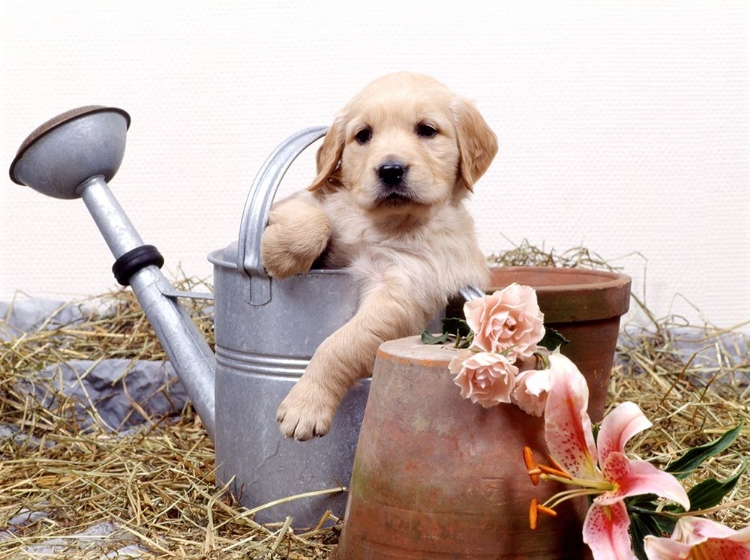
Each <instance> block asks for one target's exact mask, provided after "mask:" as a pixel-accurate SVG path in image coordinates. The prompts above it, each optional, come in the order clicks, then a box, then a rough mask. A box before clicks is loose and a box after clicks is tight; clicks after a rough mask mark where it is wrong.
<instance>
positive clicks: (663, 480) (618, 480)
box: [594, 452, 690, 510]
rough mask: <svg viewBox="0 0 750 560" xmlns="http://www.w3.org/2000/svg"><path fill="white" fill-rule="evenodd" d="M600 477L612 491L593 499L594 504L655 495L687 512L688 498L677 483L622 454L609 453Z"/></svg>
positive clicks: (641, 462) (671, 478)
mask: <svg viewBox="0 0 750 560" xmlns="http://www.w3.org/2000/svg"><path fill="white" fill-rule="evenodd" d="M602 474H603V475H604V478H605V479H606V480H607V481H609V482H612V483H613V484H614V485H615V487H616V489H615V490H613V491H611V492H605V493H604V494H601V495H599V496H597V497H596V498H594V501H595V502H596V503H599V504H602V505H604V504H613V503H615V502H618V501H621V500H622V499H623V498H626V497H628V496H637V495H639V494H656V495H657V496H661V497H662V498H667V499H668V500H672V501H673V502H676V503H678V504H680V505H681V506H682V507H684V508H685V509H686V510H689V509H690V499H689V498H688V495H687V492H685V488H683V486H682V484H680V481H679V480H677V479H676V478H675V477H674V476H672V475H671V474H669V473H667V472H664V471H662V470H659V469H657V468H656V467H655V466H654V465H652V464H651V463H647V462H646V461H638V460H633V459H628V458H627V457H626V456H625V454H623V453H618V452H613V453H610V454H609V457H607V460H606V462H605V463H604V464H603V465H602Z"/></svg>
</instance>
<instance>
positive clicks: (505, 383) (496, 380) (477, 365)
mask: <svg viewBox="0 0 750 560" xmlns="http://www.w3.org/2000/svg"><path fill="white" fill-rule="evenodd" d="M448 367H449V368H450V370H451V373H453V374H454V375H455V376H456V377H455V378H454V379H453V381H454V382H455V383H456V385H458V386H459V387H460V388H461V396H462V397H464V398H466V399H471V402H473V403H478V404H481V405H482V406H483V407H485V408H489V407H491V406H495V405H496V404H500V403H509V402H510V396H511V393H512V391H513V387H514V386H515V382H516V375H517V374H518V368H517V367H516V366H514V365H513V364H512V363H511V362H510V361H509V360H508V358H506V357H505V356H502V355H500V354H490V353H488V352H479V353H474V352H473V351H472V350H462V351H461V352H459V353H458V355H457V356H456V357H455V358H453V360H451V363H450V364H449V366H448Z"/></svg>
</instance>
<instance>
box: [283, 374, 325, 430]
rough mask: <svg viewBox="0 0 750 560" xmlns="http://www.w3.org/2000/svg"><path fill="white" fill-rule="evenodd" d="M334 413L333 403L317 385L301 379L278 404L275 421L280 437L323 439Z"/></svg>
mask: <svg viewBox="0 0 750 560" xmlns="http://www.w3.org/2000/svg"><path fill="white" fill-rule="evenodd" d="M335 412H336V402H335V401H333V400H332V399H331V398H330V397H329V396H327V395H326V394H325V392H324V391H323V390H322V389H321V388H320V386H319V385H317V384H316V383H314V382H310V381H308V380H306V379H305V378H302V379H300V380H299V381H298V382H297V384H296V385H295V386H294V387H292V390H291V391H289V394H288V395H287V396H286V398H285V399H284V400H283V401H281V404H280V405H279V409H278V412H277V413H276V421H277V422H279V423H280V424H281V433H283V434H284V436H286V437H293V438H294V439H296V440H299V441H305V440H308V439H311V438H313V437H320V436H324V435H326V434H327V433H328V430H330V429H331V422H332V421H333V415H334V413H335Z"/></svg>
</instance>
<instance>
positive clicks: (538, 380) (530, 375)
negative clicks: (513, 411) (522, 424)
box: [511, 369, 552, 416]
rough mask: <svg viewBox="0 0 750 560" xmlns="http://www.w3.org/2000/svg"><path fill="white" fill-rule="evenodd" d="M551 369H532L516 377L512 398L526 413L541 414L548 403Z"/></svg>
mask: <svg viewBox="0 0 750 560" xmlns="http://www.w3.org/2000/svg"><path fill="white" fill-rule="evenodd" d="M551 373H552V372H551V370H549V369H538V370H537V369H530V370H527V371H524V372H522V373H521V374H520V375H519V376H518V378H517V379H516V386H515V388H514V389H513V394H512V395H511V400H512V401H513V404H515V405H516V406H517V407H518V408H520V409H521V410H523V411H524V412H525V413H526V414H531V415H532V416H541V415H542V414H543V413H544V405H546V404H547V394H548V393H549V390H550V386H551V379H550V374H551Z"/></svg>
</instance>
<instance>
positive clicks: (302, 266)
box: [260, 201, 332, 278]
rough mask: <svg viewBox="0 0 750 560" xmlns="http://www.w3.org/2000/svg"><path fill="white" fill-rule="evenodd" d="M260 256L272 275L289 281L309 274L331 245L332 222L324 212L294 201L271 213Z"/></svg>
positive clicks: (262, 240)
mask: <svg viewBox="0 0 750 560" xmlns="http://www.w3.org/2000/svg"><path fill="white" fill-rule="evenodd" d="M269 223H270V225H269V226H268V227H267V228H266V229H265V231H264V232H263V237H262V238H261V243H260V253H261V257H262V258H263V265H264V266H265V267H266V270H267V271H268V274H270V275H271V276H272V277H274V278H287V277H289V276H294V275H295V274H302V273H304V272H307V271H308V270H310V268H311V267H312V265H313V263H314V262H315V259H317V258H318V257H319V256H320V255H321V254H322V253H323V251H324V250H325V248H326V246H327V245H328V240H329V239H330V238H331V231H332V227H331V222H330V221H329V219H328V216H326V215H325V214H324V213H323V212H321V211H320V210H318V209H316V208H313V207H311V206H309V205H307V204H303V203H300V202H297V201H290V202H288V203H286V204H283V205H281V206H280V207H279V208H278V209H275V210H273V211H272V212H271V216H270V220H269Z"/></svg>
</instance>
